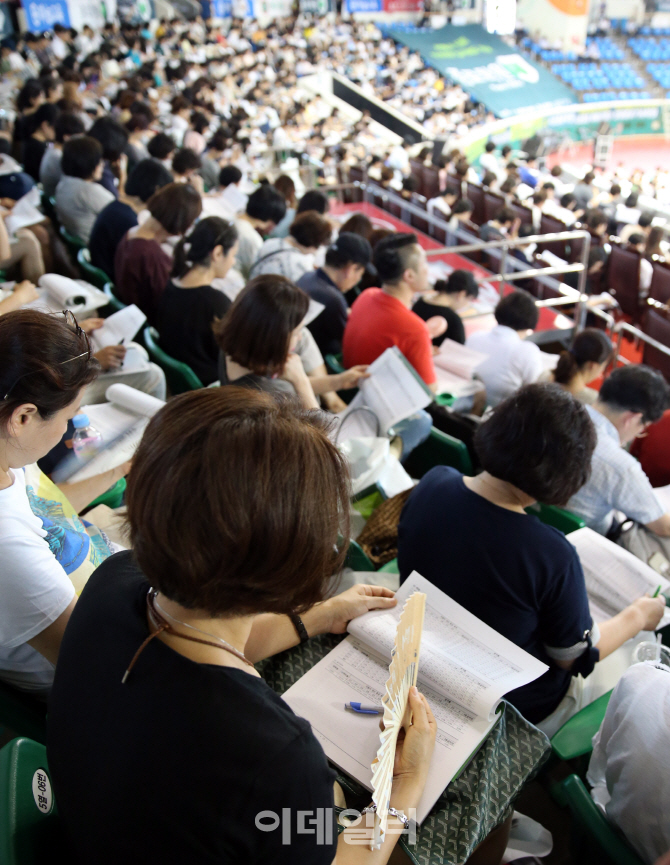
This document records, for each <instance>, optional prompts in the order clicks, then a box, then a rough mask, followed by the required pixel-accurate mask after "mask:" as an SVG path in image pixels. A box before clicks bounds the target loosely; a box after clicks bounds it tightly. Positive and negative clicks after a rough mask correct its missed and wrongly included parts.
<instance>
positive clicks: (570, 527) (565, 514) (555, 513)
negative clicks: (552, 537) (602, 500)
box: [526, 502, 586, 535]
mask: <svg viewBox="0 0 670 865" xmlns="http://www.w3.org/2000/svg"><path fill="white" fill-rule="evenodd" d="M526 511H527V512H528V513H529V514H534V515H535V516H536V517H537V518H538V519H539V520H541V521H542V522H543V523H546V524H547V525H548V526H553V527H554V528H555V529H558V530H559V532H563V534H564V535H569V534H570V532H576V531H577V529H583V528H584V527H585V526H586V523H585V522H584V520H582V519H581V518H580V517H577V516H575V515H574V514H571V513H570V511H566V510H564V509H563V508H558V507H556V505H541V504H540V503H539V502H536V503H535V504H534V505H530V506H529V507H527V508H526Z"/></svg>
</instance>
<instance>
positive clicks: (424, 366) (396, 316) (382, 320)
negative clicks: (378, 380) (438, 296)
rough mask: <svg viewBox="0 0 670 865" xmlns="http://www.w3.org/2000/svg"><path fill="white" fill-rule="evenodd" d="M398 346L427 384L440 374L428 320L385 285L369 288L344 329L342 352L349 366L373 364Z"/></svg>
mask: <svg viewBox="0 0 670 865" xmlns="http://www.w3.org/2000/svg"><path fill="white" fill-rule="evenodd" d="M394 345H397V346H398V348H399V349H400V351H401V352H402V353H403V354H404V355H405V357H406V358H407V360H408V361H409V362H410V363H411V364H412V366H413V367H414V369H415V370H416V371H417V372H418V374H419V375H420V376H421V378H422V379H423V380H424V381H425V382H426V384H433V383H434V382H435V381H436V380H437V377H436V375H435V367H434V365H433V344H432V342H431V338H430V334H429V333H428V328H427V327H426V322H425V321H423V319H421V318H419V316H418V315H417V314H416V313H415V312H412V311H411V310H409V309H407V307H406V306H405V305H404V304H403V303H401V302H400V301H399V300H398V299H397V298H396V297H391V296H390V295H388V294H386V292H384V291H382V289H381V288H368V289H366V290H365V291H364V292H363V294H361V296H360V297H359V298H357V300H356V301H355V302H354V305H353V306H352V307H351V314H350V315H349V318H348V320H347V326H346V328H345V329H344V338H343V340H342V355H343V360H344V365H345V366H346V367H347V368H348V367H351V366H356V364H359V363H372V362H373V361H374V360H377V358H378V357H379V355H381V354H383V353H384V352H385V351H386V349H387V348H391V347H392V346H394Z"/></svg>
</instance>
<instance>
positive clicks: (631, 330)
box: [612, 321, 670, 369]
mask: <svg viewBox="0 0 670 865" xmlns="http://www.w3.org/2000/svg"><path fill="white" fill-rule="evenodd" d="M626 333H628V334H630V335H631V336H632V337H633V339H638V340H640V341H641V342H646V343H647V345H650V346H651V347H652V348H655V349H656V350H657V351H660V352H661V354H664V355H666V356H667V357H669V358H670V346H667V345H663V343H662V342H659V341H658V340H657V339H654V338H653V337H652V336H649V334H647V333H645V332H644V331H642V330H640V329H639V327H634V326H633V325H632V324H628V322H625V321H620V322H619V323H618V324H617V325H615V327H614V335H615V336H616V348H615V349H614V361H613V364H612V369H616V368H617V365H619V364H621V366H626V365H627V364H629V363H630V361H629V360H628V358H627V357H624V356H623V355H622V354H621V345H622V343H623V338H624V334H626Z"/></svg>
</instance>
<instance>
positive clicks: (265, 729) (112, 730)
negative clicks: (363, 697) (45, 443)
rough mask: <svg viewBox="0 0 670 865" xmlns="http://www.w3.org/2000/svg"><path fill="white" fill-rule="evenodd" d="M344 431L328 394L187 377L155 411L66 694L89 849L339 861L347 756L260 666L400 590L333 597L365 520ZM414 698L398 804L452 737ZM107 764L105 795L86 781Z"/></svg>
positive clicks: (60, 730) (78, 808)
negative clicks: (352, 505)
mask: <svg viewBox="0 0 670 865" xmlns="http://www.w3.org/2000/svg"><path fill="white" fill-rule="evenodd" d="M327 432H328V430H327V426H326V423H325V421H324V419H323V415H321V414H320V413H318V412H305V411H303V410H301V409H299V408H297V407H296V406H295V404H290V403H288V402H284V403H282V404H279V403H277V402H275V400H273V399H272V397H271V396H269V395H268V394H264V393H257V392H253V391H249V390H245V389H242V388H225V389H218V388H215V389H203V390H199V391H194V392H191V393H187V394H182V395H181V396H178V397H175V398H174V399H173V400H171V401H170V402H169V403H168V404H167V405H166V406H165V408H163V409H162V410H161V411H160V412H159V413H158V414H157V415H156V416H155V417H154V418H153V419H152V421H151V422H150V424H149V426H148V427H147V431H146V435H145V436H144V438H143V439H142V442H141V444H140V446H139V448H138V451H137V454H136V456H135V459H134V462H133V468H132V472H131V476H130V478H129V485H128V497H127V502H128V519H129V523H130V534H131V538H132V544H133V552H132V553H131V552H123V553H119V554H118V555H116V556H114V557H112V558H111V559H110V560H109V561H108V562H106V563H105V564H104V565H103V566H102V567H101V568H100V569H99V570H98V572H97V573H96V574H94V576H93V577H92V578H91V580H89V583H88V585H87V586H86V588H85V590H84V592H83V593H82V596H81V599H80V601H79V604H78V607H77V609H76V610H75V614H74V616H73V617H72V620H71V622H70V626H69V628H68V632H67V635H66V638H65V640H64V642H63V647H62V651H61V656H60V658H59V665H58V670H57V673H56V681H55V683H54V688H53V693H52V702H51V704H50V709H49V745H48V756H49V766H50V769H51V772H52V779H53V784H54V790H55V794H56V797H57V799H58V810H59V815H60V819H61V820H62V822H63V824H64V826H65V828H66V830H67V832H68V835H69V836H70V838H71V839H72V842H73V844H74V847H75V850H76V853H77V859H78V861H81V862H91V861H95V862H96V863H98V865H108V863H109V865H111V863H117V862H118V861H119V860H120V859H121V858H123V855H124V851H127V850H128V849H131V847H132V849H133V851H134V852H133V857H134V858H135V859H136V860H137V861H146V862H194V861H197V862H198V863H201V865H204V863H217V865H222V863H233V862H234V863H237V862H244V863H246V865H261V863H263V865H265V863H273V865H283V863H285V865H289V863H290V865H295V863H310V865H321V863H323V865H331V863H332V862H333V859H334V856H335V852H336V846H337V835H336V833H335V832H334V831H332V828H333V827H332V811H331V810H327V811H326V812H325V814H326V821H327V822H326V824H323V825H324V831H323V832H321V833H320V834H321V839H319V838H318V836H317V835H316V834H307V833H305V831H304V814H305V812H308V813H309V814H311V815H313V816H314V817H317V816H318V814H319V813H321V815H323V814H324V812H323V811H321V812H319V811H318V809H319V808H323V809H332V807H333V797H334V787H333V781H334V773H333V772H332V771H331V770H330V769H329V768H328V765H327V762H326V758H325V755H324V753H323V751H322V749H321V746H320V745H319V743H318V742H317V740H316V739H315V737H314V735H313V734H312V732H311V729H310V726H309V724H308V723H307V722H305V721H304V720H301V719H300V718H297V717H296V716H295V715H294V714H293V712H292V711H291V709H290V708H289V707H288V705H287V704H286V703H284V702H283V701H282V700H281V699H280V698H279V697H278V696H277V695H276V694H275V693H274V692H273V691H272V690H271V689H270V688H269V687H268V686H267V685H266V684H265V682H263V680H262V679H261V678H260V676H259V675H258V673H257V672H256V670H255V669H254V667H253V664H254V663H255V662H258V661H260V660H261V659H262V658H265V657H268V656H270V655H273V654H276V653H277V652H281V651H283V650H285V649H287V648H289V647H291V646H295V645H297V644H298V643H299V642H301V641H302V640H305V639H307V638H308V637H309V636H313V635H315V634H322V633H328V632H332V633H343V632H344V631H345V629H346V624H347V622H348V621H349V620H351V619H352V618H355V617H356V616H359V615H361V614H362V613H364V612H366V611H367V610H370V609H387V608H389V607H392V606H394V604H395V603H396V602H395V599H394V597H393V594H392V592H390V591H389V590H388V589H384V588H381V587H373V586H355V587H354V588H352V589H349V590H348V591H347V592H344V593H342V594H340V595H336V596H335V597H332V598H330V599H329V600H324V598H325V597H326V596H327V593H328V589H329V586H330V581H331V575H332V574H333V573H335V572H337V571H338V570H339V569H340V567H341V565H342V560H343V554H344V551H343V549H341V548H340V550H339V552H338V550H337V547H338V537H339V536H343V537H348V536H349V535H348V526H347V525H346V522H347V514H348V508H349V504H348V499H349V485H348V478H347V468H346V463H345V461H344V459H343V457H342V456H341V455H340V453H339V452H338V450H337V448H336V447H335V446H334V445H333V444H332V443H331V442H330V440H329V439H328V435H327ZM189 490H193V491H197V496H196V497H194V499H193V500H192V501H191V502H187V501H186V499H185V496H187V495H188V491H189ZM411 702H412V709H413V711H414V724H413V726H412V727H410V728H409V730H408V732H407V737H406V739H405V742H404V745H403V746H401V747H400V748H399V750H398V756H397V760H398V767H399V772H398V777H397V780H396V783H395V785H394V791H393V796H392V800H391V802H392V804H393V806H394V807H396V808H398V809H408V808H411V807H415V806H416V804H417V802H418V798H417V797H420V795H421V792H422V790H423V785H424V782H425V777H426V772H427V768H428V763H429V760H430V754H431V751H432V746H433V741H434V730H435V727H434V721H433V719H432V715H431V713H430V709H429V708H428V704H427V703H426V702H425V700H424V698H423V697H421V696H420V695H419V694H418V693H417V692H413V693H412V696H411ZM91 719H95V722H94V723H93V722H92V720H91ZM92 772H102V773H103V775H104V779H105V783H104V784H102V785H100V787H99V789H98V791H97V794H96V796H91V795H90V791H89V790H88V788H87V786H86V785H85V784H82V783H81V779H82V778H83V777H87V776H88V773H92ZM301 813H302V815H303V817H302V818H301V817H300V814H301ZM273 814H277V815H281V818H282V820H283V825H282V828H279V824H277V823H276V822H275V821H274V820H273V819H272V815H273ZM301 825H303V829H302V831H301V830H300V826H301ZM397 837H398V836H397V834H393V835H389V836H387V841H386V842H385V844H384V846H383V848H382V850H381V851H375V852H372V851H370V850H363V848H362V847H353V846H348V845H346V844H345V842H344V841H341V842H340V845H339V847H337V856H338V858H337V862H338V865H339V863H344V865H347V863H351V865H353V863H369V865H382V863H385V862H387V860H388V856H389V855H390V852H391V849H392V847H393V845H394V843H395V841H396V840H397ZM324 839H325V840H324Z"/></svg>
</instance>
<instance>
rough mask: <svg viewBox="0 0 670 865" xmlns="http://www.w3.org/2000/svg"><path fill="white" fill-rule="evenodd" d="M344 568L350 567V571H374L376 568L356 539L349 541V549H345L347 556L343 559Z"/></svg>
mask: <svg viewBox="0 0 670 865" xmlns="http://www.w3.org/2000/svg"><path fill="white" fill-rule="evenodd" d="M344 566H345V568H351V570H352V571H374V570H376V568H375V566H374V565H373V563H372V562H371V561H370V559H369V558H368V557H367V556H366V554H365V553H364V552H363V549H362V547H361V546H360V544H357V543H356V541H353V540H352V541H349V549H348V550H347V558H346V559H345V561H344Z"/></svg>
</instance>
